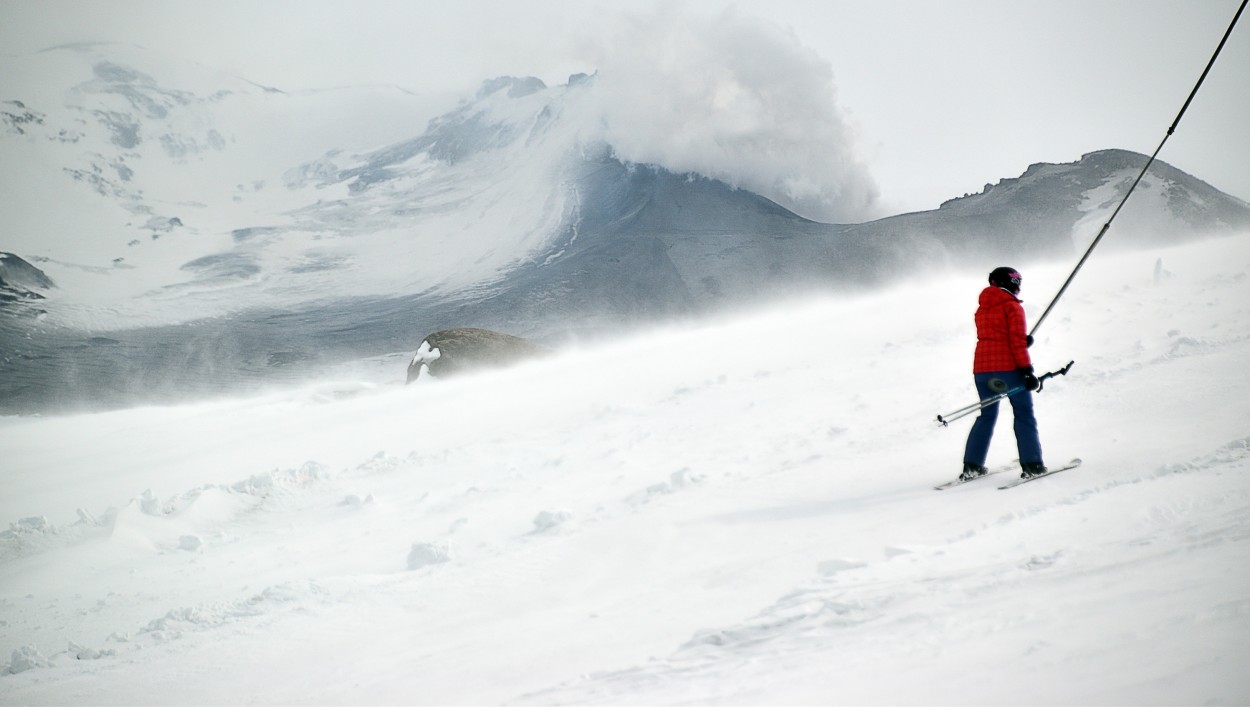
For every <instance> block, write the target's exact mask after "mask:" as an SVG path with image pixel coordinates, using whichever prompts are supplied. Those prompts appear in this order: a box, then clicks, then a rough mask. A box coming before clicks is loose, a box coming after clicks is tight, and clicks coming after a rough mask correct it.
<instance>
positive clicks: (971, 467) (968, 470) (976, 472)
mask: <svg viewBox="0 0 1250 707" xmlns="http://www.w3.org/2000/svg"><path fill="white" fill-rule="evenodd" d="M987 472H989V469H986V468H985V467H983V466H981V465H980V464H973V463H972V462H964V470H963V473H961V474H960V475H959V480H960V481H972V480H973V479H975V478H978V477H981V476H985V474H986V473H987Z"/></svg>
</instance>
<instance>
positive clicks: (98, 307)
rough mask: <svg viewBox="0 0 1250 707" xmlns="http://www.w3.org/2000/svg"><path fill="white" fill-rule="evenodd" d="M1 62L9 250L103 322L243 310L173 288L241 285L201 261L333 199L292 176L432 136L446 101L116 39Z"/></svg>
mask: <svg viewBox="0 0 1250 707" xmlns="http://www.w3.org/2000/svg"><path fill="white" fill-rule="evenodd" d="M0 66H2V67H3V71H2V72H0V77H2V78H0V161H2V163H3V165H4V167H3V168H2V169H0V194H3V196H2V197H0V199H2V200H3V202H2V203H3V209H2V210H0V213H2V215H0V229H2V231H0V250H6V251H9V252H13V253H16V254H18V255H20V256H22V257H23V258H26V259H27V260H30V261H32V262H34V263H35V264H36V265H37V266H38V267H40V268H41V269H43V270H44V271H45V272H46V273H48V275H49V276H50V277H52V279H53V280H54V281H56V282H57V283H58V285H59V290H58V292H57V300H58V301H57V302H56V303H55V306H52V307H50V308H49V313H50V315H51V316H52V317H53V319H58V318H59V319H63V320H65V321H67V322H70V323H73V324H76V325H78V326H89V327H92V328H105V327H109V326H134V325H136V324H142V323H146V322H150V321H153V320H156V321H169V320H187V319H195V318H197V317H201V316H206V315H212V314H216V313H220V312H221V311H232V310H237V309H238V308H239V306H240V305H239V304H238V303H237V302H235V303H229V304H222V303H217V304H216V305H215V306H213V305H212V304H211V303H210V304H207V305H205V306H199V307H197V306H196V300H195V298H192V297H177V296H176V295H178V294H180V293H182V292H183V290H185V289H187V288H188V287H191V286H192V284H193V283H196V284H197V285H196V287H195V289H200V290H204V289H220V288H221V286H222V285H224V284H227V283H229V282H230V281H231V280H232V278H231V277H230V276H229V275H230V274H229V273H226V274H225V275H223V273H222V271H223V270H225V268H222V267H217V268H214V267H212V266H210V265H208V264H205V263H204V262H203V261H202V260H199V259H201V258H204V257H209V258H212V257H220V254H221V253H223V252H224V251H229V250H230V249H231V248H232V246H233V244H234V242H235V239H233V238H232V237H231V233H232V231H234V230H235V229H237V228H239V227H240V225H241V224H254V223H256V222H258V221H260V222H269V221H272V220H273V219H275V218H277V217H278V215H280V214H282V213H284V212H285V211H287V210H289V209H293V208H296V207H298V206H304V205H307V204H308V203H310V202H311V201H314V200H315V199H316V198H319V197H320V196H323V195H322V194H317V195H315V196H314V195H312V194H311V193H309V192H301V191H299V190H291V189H287V188H286V187H285V186H284V185H283V183H282V175H283V172H284V171H285V170H286V169H288V168H289V167H290V166H291V165H294V164H299V163H300V162H302V161H304V160H307V159H308V158H309V157H310V156H314V155H317V154H320V153H321V152H323V151H325V150H330V149H335V150H339V151H344V152H350V151H353V150H365V149H373V148H376V147H378V146H381V145H385V144H388V143H390V142H394V141H395V140H398V139H400V138H401V137H403V136H406V135H410V134H413V133H414V132H420V131H421V130H423V129H424V126H425V124H426V122H427V121H428V119H429V118H430V117H432V116H433V115H435V114H436V113H437V112H439V111H441V110H445V106H446V104H447V103H446V101H447V99H431V98H428V97H427V98H420V97H417V96H414V95H411V94H408V93H406V92H404V91H402V90H400V89H397V88H394V87H349V88H342V89H335V90H324V91H311V92H302V93H286V92H284V91H281V90H279V89H276V88H271V87H263V86H258V85H255V84H253V83H250V82H248V81H246V80H244V79H241V78H238V77H235V76H232V75H229V74H227V73H225V72H222V71H218V70H215V69H212V68H211V67H204V66H200V65H195V64H186V63H180V62H176V61H171V60H169V59H168V58H167V57H163V56H160V55H154V54H152V53H151V52H148V51H146V50H144V49H142V48H139V47H134V46H127V45H119V44H81V45H69V46H64V47H57V48H53V49H48V50H46V51H43V52H40V53H38V54H34V55H30V56H3V57H0ZM310 191H311V190H310ZM236 260H237V259H236ZM196 262H199V263H200V265H198V266H197V265H196V264H195V263H196ZM240 268H241V269H242V270H246V269H247V268H246V267H242V266H240ZM234 279H237V278H234ZM214 285H216V287H214ZM236 289H237V288H236ZM235 296H236V297H238V298H246V297H247V295H242V294H239V293H237V292H236V293H235ZM171 299H172V300H173V301H172V302H171Z"/></svg>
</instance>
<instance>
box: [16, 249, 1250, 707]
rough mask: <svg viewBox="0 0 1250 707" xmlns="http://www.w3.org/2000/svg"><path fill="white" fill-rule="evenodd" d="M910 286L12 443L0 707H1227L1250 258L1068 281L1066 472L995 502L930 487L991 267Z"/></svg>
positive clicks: (1198, 257) (1050, 344) (1241, 690)
mask: <svg viewBox="0 0 1250 707" xmlns="http://www.w3.org/2000/svg"><path fill="white" fill-rule="evenodd" d="M1114 235H1115V236H1116V237H1117V238H1130V239H1131V237H1132V236H1131V234H1127V233H1124V234H1121V233H1117V234H1114ZM996 265H1001V263H991V264H989V265H988V266H987V267H986V270H987V271H988V269H989V267H992V266H996ZM1011 265H1014V266H1016V267H1019V268H1021V269H1022V270H1023V272H1024V273H1025V284H1024V293H1023V294H1024V297H1025V299H1026V306H1027V311H1028V312H1029V315H1030V318H1031V320H1032V319H1036V317H1037V316H1038V315H1039V314H1040V309H1041V307H1042V306H1044V305H1045V303H1046V301H1047V300H1048V299H1049V298H1050V296H1051V295H1052V294H1053V293H1054V292H1055V291H1056V290H1057V289H1058V285H1059V284H1060V283H1061V282H1062V280H1063V278H1064V277H1065V276H1066V275H1067V267H1066V266H1065V265H1051V264H1046V265H1041V264H1029V263H1011ZM900 284H905V287H899V288H897V289H894V290H890V291H884V292H877V293H870V294H864V295H861V296H857V297H854V298H843V299H824V300H814V301H803V302H794V303H792V304H791V305H789V306H787V307H785V308H782V309H776V310H770V311H757V312H753V313H744V314H741V315H739V316H738V317H737V318H733V319H726V320H723V321H718V322H709V323H705V324H703V325H701V326H698V327H694V326H692V327H689V328H686V329H683V330H678V329H670V330H666V331H656V332H653V333H652V334H651V335H649V336H645V337H639V338H636V339H632V340H630V341H624V342H617V343H615V344H613V345H610V346H603V347H599V348H595V349H588V350H580V351H574V352H567V353H565V354H564V355H562V356H558V357H554V358H551V359H546V360H543V361H541V362H536V363H532V364H528V365H525V366H523V367H518V368H513V369H509V370H505V371H500V372H495V373H490V374H482V375H477V376H474V377H469V378H461V379H452V380H442V381H440V380H436V379H428V378H426V379H423V380H421V381H418V382H417V383H415V384H413V385H410V386H403V385H402V384H401V382H402V380H403V376H404V370H403V364H404V363H405V362H406V360H407V358H408V357H407V356H405V357H403V358H399V359H396V364H395V368H394V370H393V371H389V374H388V376H386V377H385V379H381V378H378V377H372V378H369V377H362V376H359V375H358V376H355V377H352V376H346V375H345V376H344V378H342V379H340V380H334V381H325V382H324V383H322V384H319V385H316V386H312V387H308V388H304V389H300V390H296V391H291V390H285V391H275V392H273V393H271V394H269V395H266V396H264V397H257V398H250V399H235V400H214V401H203V402H198V403H190V404H186V405H181V406H176V407H162V408H155V407H153V408H134V409H128V410H122V411H115V412H108V413H99V414H91V415H83V416H75V417H49V418H39V417H10V418H5V419H2V420H0V450H3V454H2V457H0V458H3V469H4V470H3V475H2V477H0V478H3V490H4V492H3V493H0V508H2V509H3V513H2V514H0V520H3V521H7V523H8V530H7V531H4V532H2V533H0V656H3V657H0V672H2V673H4V674H3V675H0V702H3V703H5V704H96V703H100V704H105V703H107V704H117V703H126V704H243V703H249V704H250V703H265V704H297V703H298V704H368V703H407V704H505V703H506V704H529V703H534V704H562V703H573V704H595V703H623V704H664V703H688V702H696V703H709V702H712V703H770V704H801V703H820V704H831V703H833V704H837V703H849V704H900V703H902V704H906V703H926V704H991V703H993V704H1007V703H1010V704H1246V703H1247V702H1250V677H1248V673H1247V671H1246V669H1245V666H1246V664H1247V661H1248V660H1250V574H1248V571H1247V569H1246V562H1245V560H1246V558H1247V557H1250V473H1248V472H1250V376H1247V375H1246V370H1247V364H1248V363H1250V236H1242V237H1230V238H1224V239H1220V240H1210V241H1203V242H1199V243H1197V244H1190V245H1188V246H1185V247H1184V248H1173V249H1158V250H1150V251H1138V252H1129V253H1123V252H1118V253H1108V254H1099V255H1097V256H1096V257H1095V258H1093V259H1092V260H1091V261H1090V263H1089V264H1088V265H1087V266H1086V268H1085V270H1084V271H1083V272H1082V274H1081V276H1080V277H1079V278H1078V279H1077V281H1076V282H1075V284H1074V286H1073V288H1072V289H1071V290H1070V291H1069V293H1068V294H1067V295H1066V297H1065V299H1064V300H1063V301H1062V302H1061V304H1060V307H1059V308H1058V309H1057V310H1056V312H1055V313H1054V314H1052V315H1051V317H1050V319H1048V320H1047V322H1046V323H1045V325H1044V327H1043V328H1042V329H1041V330H1039V332H1038V341H1037V343H1036V344H1035V345H1034V346H1033V348H1032V355H1033V356H1034V358H1035V361H1036V363H1037V365H1038V368H1039V369H1043V370H1051V369H1054V368H1058V367H1060V366H1062V365H1064V364H1066V363H1067V362H1068V361H1069V360H1070V359H1071V360H1075V361H1076V365H1075V366H1074V367H1073V368H1072V371H1071V373H1070V374H1069V375H1068V376H1067V377H1063V378H1057V379H1055V380H1053V381H1051V382H1049V383H1048V384H1047V387H1046V390H1045V391H1044V392H1043V393H1042V394H1041V395H1040V396H1038V398H1037V409H1038V415H1039V420H1040V423H1041V434H1042V442H1043V445H1044V447H1045V450H1046V458H1047V461H1048V463H1051V464H1058V463H1061V462H1063V461H1066V460H1067V459H1070V458H1072V457H1077V456H1079V457H1081V458H1082V459H1084V464H1083V465H1082V466H1081V467H1080V468H1079V469H1076V470H1072V471H1067V472H1064V473H1062V474H1059V475H1056V476H1054V477H1050V478H1046V479H1042V480H1040V481H1036V482H1033V483H1029V484H1026V485H1023V486H1020V487H1017V488H1014V489H1011V490H1008V491H999V490H997V489H996V486H997V485H998V483H997V482H996V480H998V479H1002V480H1006V479H1008V478H1010V477H1011V474H1010V473H1004V474H1000V475H997V476H992V477H989V478H987V479H984V480H981V481H978V482H975V483H970V484H966V485H963V486H959V487H956V488H954V489H950V490H946V491H940V492H939V491H935V490H933V486H934V485H935V484H938V483H941V482H943V481H946V480H948V479H950V478H952V477H953V476H954V475H955V474H957V473H958V471H959V469H960V462H961V455H962V450H963V444H964V439H965V435H966V433H967V424H966V422H967V421H966V420H965V421H963V423H955V424H953V425H952V426H951V427H949V428H942V427H941V426H939V425H938V424H937V423H936V422H935V416H936V415H937V414H939V413H946V412H949V411H950V410H953V409H956V408H958V407H962V406H963V405H965V404H967V403H968V402H970V400H969V398H970V397H971V396H974V395H975V393H974V389H973V386H972V381H971V375H970V365H971V354H972V347H973V338H974V336H973V331H972V329H973V327H972V312H973V309H974V307H975V302H976V298H977V295H978V293H979V291H980V289H981V287H982V286H983V281H982V279H981V278H980V277H971V276H962V275H950V276H948V277H944V278H937V279H932V280H926V281H911V282H906V283H900ZM1008 417H1010V414H1009V413H1007V412H1004V418H1008ZM1014 457H1015V451H1014V444H1013V443H1012V436H1011V431H1010V423H1009V422H1008V421H1007V420H1006V419H1003V420H1000V422H999V428H998V434H997V436H996V439H995V443H994V446H993V447H992V449H991V459H990V464H991V466H995V467H1009V466H1010V465H1011V462H1012V460H1013V458H1014Z"/></svg>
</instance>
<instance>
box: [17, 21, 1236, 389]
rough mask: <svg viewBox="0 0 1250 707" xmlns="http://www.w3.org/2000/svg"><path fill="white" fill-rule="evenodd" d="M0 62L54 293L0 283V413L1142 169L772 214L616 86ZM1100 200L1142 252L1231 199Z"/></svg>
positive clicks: (1052, 214)
mask: <svg viewBox="0 0 1250 707" xmlns="http://www.w3.org/2000/svg"><path fill="white" fill-rule="evenodd" d="M4 61H5V62H7V64H6V66H11V67H12V70H11V71H5V72H4V75H5V76H12V77H17V78H16V79H14V80H12V83H10V81H9V80H8V79H6V82H5V83H4V84H3V88H4V90H5V95H0V101H5V103H4V104H3V105H4V109H3V111H0V114H2V115H0V117H3V119H4V124H3V125H4V128H5V132H4V133H3V134H2V135H0V157H3V158H4V160H3V162H4V164H6V165H21V166H22V167H21V168H20V169H17V168H12V167H10V168H7V169H4V170H0V175H2V176H0V178H2V179H3V180H4V183H3V185H2V186H3V187H4V189H3V191H0V194H3V197H0V198H3V199H5V200H6V203H5V208H4V209H3V213H4V216H3V217H0V219H3V224H2V226H3V228H4V231H3V233H4V236H3V240H0V251H5V252H8V253H12V254H13V255H14V256H16V257H20V258H21V259H23V260H24V261H25V262H27V263H28V264H30V265H31V266H33V267H35V268H37V269H38V270H39V271H40V272H41V273H42V274H43V276H45V277H46V278H48V279H49V280H50V281H52V282H55V283H56V288H55V289H51V288H46V289H28V290H27V291H28V292H31V293H33V294H35V295H38V298H35V297H13V298H9V300H10V301H8V302H7V303H5V302H0V342H2V343H3V344H4V346H3V348H4V350H5V351H6V354H5V355H4V357H3V359H2V360H0V371H2V372H3V374H4V375H3V381H2V382H0V393H3V395H0V400H2V401H3V402H0V411H6V412H16V411H31V410H37V409H64V408H65V407H67V406H71V407H72V406H77V405H82V404H88V405H116V404H129V403H132V402H134V401H137V400H169V399H177V398H179V397H182V396H185V395H187V394H194V393H205V392H220V391H228V390H239V389H248V388H254V387H255V386H258V385H263V384H266V383H270V382H276V381H284V380H286V381H290V380H299V379H301V378H305V377H307V376H308V375H310V374H312V373H314V372H316V371H320V370H324V368H325V367H326V366H333V365H337V364H341V363H343V362H347V361H352V360H361V359H365V358H369V357H378V356H386V355H389V354H396V353H397V352H405V351H407V352H409V353H410V352H411V350H412V349H413V348H414V347H415V345H416V344H417V343H419V342H420V341H421V339H422V338H423V337H424V336H425V335H426V334H428V333H429V332H431V331H434V330H437V329H442V328H447V327H457V326H481V327H488V328H494V329H499V330H502V331H506V332H508V333H512V334H517V335H522V336H526V337H529V338H532V339H535V340H538V341H540V342H542V343H545V344H549V345H561V344H564V343H567V342H569V341H570V340H582V339H587V338H598V337H603V336H619V335H621V334H623V333H625V332H628V331H630V330H633V329H637V328H638V327H645V326H650V325H654V324H656V323H663V322H671V321H674V320H675V319H682V318H689V317H692V316H702V315H707V314H712V313H716V312H723V311H728V310H729V309H732V308H736V307H742V306H751V307H758V306H762V305H766V304H767V303H769V302H776V301H779V300H782V299H784V298H786V297H791V296H795V295H798V294H802V293H807V292H813V291H821V292H828V291H831V290H832V291H845V290H850V289H855V288H860V287H862V286H864V285H866V284H870V283H873V282H877V281H879V280H882V279H884V280H890V279H893V278H894V277H895V273H896V272H898V271H899V270H900V269H904V270H906V272H908V273H909V275H910V276H912V277H915V276H917V275H918V274H920V273H922V272H926V271H928V272H933V271H937V270H940V269H943V268H946V267H951V266H954V267H957V268H965V267H966V268H968V269H971V270H984V269H986V268H987V267H990V266H992V264H993V263H998V262H999V261H1004V262H1017V263H1018V262H1020V261H1022V260H1026V259H1033V258H1038V257H1060V256H1063V257H1068V256H1071V255H1072V254H1073V252H1074V251H1075V249H1076V248H1077V247H1079V246H1081V245H1083V243H1084V242H1085V241H1088V239H1089V238H1092V237H1093V235H1094V233H1096V232H1097V227H1098V225H1100V223H1099V222H1100V220H1102V219H1105V217H1106V216H1107V215H1108V214H1109V210H1110V209H1111V208H1113V207H1114V205H1115V203H1116V201H1117V199H1118V196H1119V195H1122V194H1123V191H1124V190H1125V189H1126V188H1127V186H1128V183H1129V182H1130V181H1131V179H1132V178H1133V177H1134V176H1135V171H1134V165H1136V169H1137V170H1140V167H1141V165H1143V164H1144V163H1145V159H1146V158H1145V157H1144V156H1141V155H1136V154H1134V153H1129V152H1123V151H1105V152H1097V153H1092V154H1090V155H1086V156H1084V157H1083V158H1082V159H1081V160H1080V161H1078V162H1075V163H1071V164H1060V165H1048V164H1041V165H1034V166H1033V167H1031V168H1029V170H1028V171H1026V173H1025V174H1024V175H1022V176H1020V177H1019V178H1013V179H1004V180H1002V181H1000V182H999V183H998V184H996V185H993V186H990V185H987V188H986V190H985V191H984V192H983V193H982V194H979V195H969V196H966V197H964V198H961V199H955V200H952V201H950V202H947V203H946V204H944V205H943V206H942V208H940V209H937V210H935V211H930V212H922V213H915V214H905V215H901V216H894V217H890V218H886V219H882V220H877V221H871V222H867V223H857V224H827V223H819V222H816V221H813V220H810V219H807V218H804V217H802V216H799V215H797V214H796V213H795V212H794V211H793V210H792V209H799V208H810V207H811V199H810V194H809V193H808V191H804V190H802V189H797V188H790V187H787V186H786V185H794V184H796V183H799V182H802V179H801V176H802V175H798V174H792V173H789V172H787V171H786V169H785V168H784V166H780V167H779V166H777V165H771V164H753V165H752V168H753V169H752V170H751V171H752V172H755V171H759V172H761V173H763V174H766V175H769V176H768V177H767V178H766V179H762V180H759V181H756V182H753V181H751V175H750V174H736V173H734V172H733V170H731V169H729V168H727V167H726V166H725V165H726V164H727V163H726V161H725V157H726V154H721V153H714V152H711V150H712V148H711V147H708V146H706V145H703V144H702V143H699V142H698V138H697V137H691V138H690V141H691V142H692V143H693V144H696V145H699V147H700V150H699V152H700V154H693V155H692V154H683V153H681V152H680V151H679V150H668V151H664V150H659V151H655V150H651V151H649V150H647V149H644V148H642V147H640V146H639V141H638V140H637V139H635V136H634V134H632V133H630V132H629V130H630V128H631V125H632V124H631V123H630V121H631V120H632V121H635V122H636V121H637V119H638V116H637V115H636V114H634V113H629V112H622V110H621V109H620V107H619V101H618V100H615V99H614V96H615V94H614V93H613V91H614V90H615V88H616V87H615V85H614V84H613V83H612V81H613V78H612V77H611V76H599V75H595V76H587V75H575V76H573V77H571V78H570V80H569V82H568V83H567V84H564V85H560V86H551V87H549V86H546V85H544V84H543V82H541V81H539V80H537V79H533V78H510V77H504V78H499V79H494V80H491V81H487V82H485V83H484V84H483V85H482V86H481V88H480V89H479V90H478V92H477V93H476V94H475V95H474V96H472V97H471V98H469V99H467V100H465V101H463V102H461V103H460V105H459V106H458V107H456V108H454V109H452V110H450V111H448V112H445V113H442V114H441V115H437V116H435V117H433V119H432V120H429V121H428V123H425V122H424V121H422V120H419V119H418V118H417V116H424V115H426V114H428V110H429V106H428V103H423V102H422V101H419V100H418V99H417V98H416V97H412V96H409V95H407V94H403V93H402V92H399V91H397V90H395V89H389V88H385V87H383V88H366V89H360V88H357V89H342V90H340V91H332V92H319V93H314V94H301V95H293V94H288V93H285V92H282V91H280V90H278V89H274V88H267V87H260V86H256V85H255V84H251V83H249V82H247V81H245V80H242V79H238V78H236V77H232V76H228V75H224V74H221V73H217V72H212V71H209V70H207V69H204V68H203V67H196V66H180V65H176V64H169V63H167V62H164V61H161V60H159V59H158V58H154V57H150V56H148V55H147V54H146V53H145V52H143V51H142V50H138V49H136V48H128V47H118V46H116V45H81V46H72V47H61V48H57V49H54V50H49V51H47V52H43V53H41V54H39V55H35V56H31V57H16V58H15V57H8V58H5V59H4ZM49 77H51V78H53V79H55V80H48V78H49ZM36 79H38V80H36ZM423 111H425V113H423ZM622 116H628V120H627V119H626V118H623V117H622ZM421 126H424V129H422V127H421ZM732 134H733V133H732V131H730V132H729V133H727V134H726V135H715V136H714V137H715V138H716V139H715V140H712V141H710V144H715V145H722V144H723V143H726V142H729V143H732ZM831 134H833V133H832V132H831ZM751 139H758V136H755V137H752V138H751ZM750 144H751V143H749V142H748V144H746V145H745V146H744V145H732V144H731V145H730V150H729V152H728V153H727V154H729V155H735V154H736V155H741V154H743V152H744V150H745V149H747V148H749V146H750ZM770 144H771V143H770ZM801 147H802V145H799V144H790V145H783V146H782V148H785V149H782V148H777V149H778V150H779V151H780V152H781V153H782V154H789V153H794V152H797V151H800V148H801ZM735 150H736V151H735ZM631 156H633V157H641V156H647V157H648V158H649V159H653V160H654V161H652V162H638V161H636V160H635V159H631ZM831 159H833V158H831ZM838 159H841V158H840V157H839V158H838ZM691 166H695V167H698V168H699V169H703V170H705V171H706V173H702V174H701V173H699V172H692V171H688V170H686V171H684V170H683V168H689V167H691ZM756 167H758V168H759V169H758V170H756V169H755V168H756ZM859 169H860V168H859V167H858V166H857V165H855V164H854V163H853V161H851V160H849V159H848V160H846V163H845V164H843V163H839V164H832V163H831V164H830V171H831V172H832V173H834V174H836V175H842V182H840V183H841V184H844V185H845V187H846V188H845V191H846V193H847V196H846V199H845V200H844V201H841V202H838V203H837V204H835V205H834V206H831V207H830V208H835V207H837V206H838V204H840V205H841V208H843V209H844V212H845V213H848V214H849V213H857V209H858V208H859V205H860V202H862V201H863V200H864V199H865V198H867V197H865V196H864V194H866V193H867V192H866V191H865V190H864V187H863V186H862V183H863V179H862V178H861V175H860V174H859V172H858V170H859ZM752 189H755V190H757V191H752ZM831 191H836V190H833V189H831ZM761 194H765V195H766V196H765V195H761ZM769 197H771V198H769ZM787 207H791V208H787ZM1119 218H1120V219H1121V222H1122V223H1124V224H1125V225H1126V226H1128V227H1131V228H1132V230H1133V233H1134V241H1133V242H1132V243H1133V244H1134V245H1138V246H1141V245H1147V244H1153V243H1155V242H1157V241H1158V240H1159V239H1172V238H1176V237H1178V236H1177V234H1184V235H1183V236H1180V237H1183V238H1187V239H1188V238H1197V237H1202V236H1205V235H1210V234H1218V233H1228V232H1233V231H1236V230H1238V229H1241V228H1244V227H1245V226H1246V225H1247V224H1250V205H1247V204H1245V203H1244V202H1241V201H1239V200H1237V199H1234V198H1232V197H1229V196H1227V195H1224V194H1222V193H1220V192H1219V191H1217V190H1215V189H1214V188H1212V187H1210V186H1209V185H1206V184H1204V183H1202V182H1201V181H1200V180H1198V179H1196V178H1194V177H1192V176H1189V175H1187V174H1185V173H1183V172H1181V171H1179V170H1176V169H1174V168H1172V167H1170V166H1168V165H1166V164H1162V163H1159V164H1158V165H1157V167H1156V168H1152V170H1151V173H1150V174H1149V175H1148V176H1147V178H1146V179H1145V180H1144V181H1143V183H1142V185H1141V187H1139V192H1138V193H1137V194H1135V195H1134V199H1133V200H1132V201H1131V202H1130V205H1129V207H1128V208H1126V209H1125V211H1124V213H1123V214H1121V216H1120V217H1119ZM1126 245H1127V244H1126ZM396 375H397V376H402V366H399V367H397V373H396Z"/></svg>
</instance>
